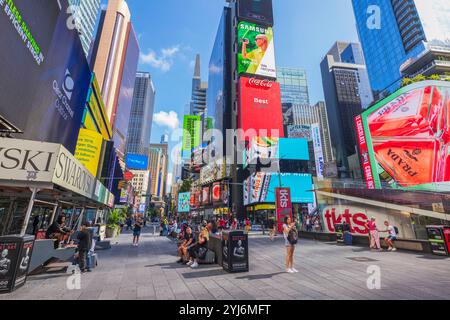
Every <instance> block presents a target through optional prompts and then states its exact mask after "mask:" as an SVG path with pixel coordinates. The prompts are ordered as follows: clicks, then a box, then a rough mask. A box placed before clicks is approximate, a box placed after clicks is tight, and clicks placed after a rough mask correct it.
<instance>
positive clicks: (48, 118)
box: [0, 0, 91, 154]
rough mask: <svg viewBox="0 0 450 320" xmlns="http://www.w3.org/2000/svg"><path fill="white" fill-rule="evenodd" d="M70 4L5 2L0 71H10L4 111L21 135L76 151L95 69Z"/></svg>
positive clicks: (0, 107) (2, 92) (1, 86)
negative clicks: (72, 22) (72, 23)
mask: <svg viewBox="0 0 450 320" xmlns="http://www.w3.org/2000/svg"><path fill="white" fill-rule="evenodd" d="M60 6H61V7H60ZM67 7H68V3H67V1H66V0H62V1H51V2H49V1H45V0H36V1H25V0H11V1H0V28H1V30H2V31H1V32H0V43H2V50H0V62H1V63H0V73H1V74H7V75H8V77H1V79H0V114H1V115H2V116H3V117H5V118H6V119H7V120H8V121H10V122H12V123H13V124H14V125H15V126H16V127H18V128H19V129H20V130H21V131H23V134H22V135H20V138H23V139H29V140H39V141H46V142H54V143H60V144H63V145H64V146H65V147H66V148H67V149H68V150H69V151H70V152H71V153H72V154H73V153H74V151H75V147H76V143H77V137H78V130H79V129H80V124H81V120H82V117H83V113H84V108H85V104H86V97H87V93H88V88H89V83H90V79H91V72H90V70H89V66H88V64H87V61H86V57H85V55H84V52H83V48H82V45H81V41H80V38H79V35H78V32H77V30H76V29H75V28H68V23H67V22H68V21H69V20H70V14H71V13H67V12H68V11H70V10H67ZM19 22H20V23H19ZM24 114H27V117H23V115H24Z"/></svg>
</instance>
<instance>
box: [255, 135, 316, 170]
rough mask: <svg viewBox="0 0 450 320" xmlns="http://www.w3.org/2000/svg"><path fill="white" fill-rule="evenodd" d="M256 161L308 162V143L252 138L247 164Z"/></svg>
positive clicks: (298, 139) (304, 140) (294, 140)
mask: <svg viewBox="0 0 450 320" xmlns="http://www.w3.org/2000/svg"><path fill="white" fill-rule="evenodd" d="M258 159H281V160H306V161H307V160H309V147H308V141H307V140H306V139H302V138H297V139H294V138H292V139H291V138H289V139H288V138H279V139H278V138H266V137H254V138H253V139H252V140H251V142H250V145H249V150H248V163H250V164H257V160H258Z"/></svg>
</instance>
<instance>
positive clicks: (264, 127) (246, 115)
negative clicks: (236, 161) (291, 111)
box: [238, 77, 284, 141]
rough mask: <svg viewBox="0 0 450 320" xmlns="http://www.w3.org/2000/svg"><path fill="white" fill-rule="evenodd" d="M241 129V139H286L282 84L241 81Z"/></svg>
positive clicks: (246, 79)
mask: <svg viewBox="0 0 450 320" xmlns="http://www.w3.org/2000/svg"><path fill="white" fill-rule="evenodd" d="M239 97H240V98H239V116H238V124H239V128H240V129H242V130H243V131H244V132H245V136H241V139H243V140H244V139H245V140H246V141H249V140H251V139H252V138H253V137H255V136H259V137H271V138H284V131H283V115H282V111H281V91H280V84H279V83H278V82H274V81H271V80H266V79H265V80H260V79H256V78H247V77H241V78H240V80H239Z"/></svg>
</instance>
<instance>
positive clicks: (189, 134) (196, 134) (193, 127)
mask: <svg viewBox="0 0 450 320" xmlns="http://www.w3.org/2000/svg"><path fill="white" fill-rule="evenodd" d="M201 135H202V118H201V117H200V116H184V123H183V145H182V149H181V156H182V158H183V159H190V158H191V154H192V150H193V149H195V148H197V147H198V146H199V145H200V140H201Z"/></svg>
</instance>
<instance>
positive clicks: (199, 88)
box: [190, 55, 208, 116]
mask: <svg viewBox="0 0 450 320" xmlns="http://www.w3.org/2000/svg"><path fill="white" fill-rule="evenodd" d="M207 90H208V83H206V82H202V78H201V69H200V55H197V56H196V57H195V67H194V77H193V78H192V95H191V103H190V114H191V115H195V116H201V115H204V114H205V113H206V91H207Z"/></svg>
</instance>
